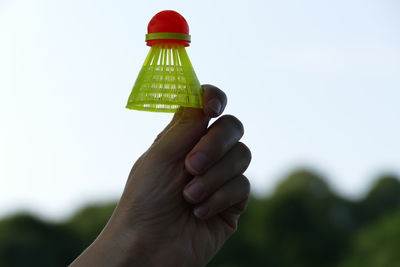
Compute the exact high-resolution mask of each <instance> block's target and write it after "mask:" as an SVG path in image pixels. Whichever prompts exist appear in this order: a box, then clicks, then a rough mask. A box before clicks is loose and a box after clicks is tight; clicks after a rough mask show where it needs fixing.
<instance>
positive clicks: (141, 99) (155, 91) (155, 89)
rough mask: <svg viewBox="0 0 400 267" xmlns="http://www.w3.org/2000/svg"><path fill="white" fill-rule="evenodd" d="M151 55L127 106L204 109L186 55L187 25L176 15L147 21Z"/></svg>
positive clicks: (163, 14) (159, 15) (168, 13)
mask: <svg viewBox="0 0 400 267" xmlns="http://www.w3.org/2000/svg"><path fill="white" fill-rule="evenodd" d="M147 31H148V33H147V34H146V42H147V45H148V46H150V47H151V48H150V52H149V54H148V55H147V57H146V60H145V61H144V64H143V66H142V69H141V70H140V73H139V76H138V77H137V79H136V82H135V85H134V86H133V89H132V92H131V95H130V96H129V99H128V104H127V105H126V107H127V108H129V109H136V110H145V111H157V112H175V111H177V109H178V108H179V107H180V106H184V107H194V108H202V107H203V100H202V98H203V91H202V89H201V86H200V83H199V81H198V79H197V76H196V73H195V72H194V69H193V66H192V63H191V62H190V60H189V57H188V55H187V53H186V49H185V47H187V46H189V43H190V35H189V25H188V24H187V22H186V20H185V18H184V17H182V16H181V15H180V14H179V13H177V12H175V11H172V10H166V11H161V12H159V13H157V14H156V15H155V16H154V17H153V18H152V19H151V21H150V22H149V25H148V27H147Z"/></svg>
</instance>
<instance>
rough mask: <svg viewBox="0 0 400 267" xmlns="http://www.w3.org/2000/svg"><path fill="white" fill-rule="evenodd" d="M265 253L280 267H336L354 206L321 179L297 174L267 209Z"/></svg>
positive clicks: (285, 182)
mask: <svg viewBox="0 0 400 267" xmlns="http://www.w3.org/2000/svg"><path fill="white" fill-rule="evenodd" d="M266 208H267V209H266V216H265V219H264V222H263V225H264V226H263V227H264V228H265V231H266V233H265V234H264V235H265V245H264V248H265V250H264V251H265V253H266V254H267V255H273V258H274V260H273V261H274V264H273V265H272V266H279V267H292V266H293V267H303V266H304V267H305V266H307V267H309V266H319V267H324V266H334V264H335V263H336V262H337V261H338V260H339V259H341V257H342V255H343V253H344V251H345V250H346V248H347V245H348V241H349V240H348V235H349V232H350V231H351V230H352V229H353V224H354V218H353V217H352V214H351V206H350V205H349V202H348V201H345V200H343V199H341V198H339V197H338V196H337V195H335V194H334V193H333V192H332V191H331V190H330V188H329V187H328V185H327V184H326V183H325V182H324V181H323V180H322V178H321V177H320V176H319V175H317V174H315V173H313V172H311V171H309V170H298V171H296V172H294V173H292V174H291V175H289V177H288V178H287V179H286V180H284V181H283V182H282V183H281V184H280V185H279V186H278V187H277V189H276V191H275V193H274V195H273V196H272V197H271V199H270V202H269V204H268V205H267V206H266Z"/></svg>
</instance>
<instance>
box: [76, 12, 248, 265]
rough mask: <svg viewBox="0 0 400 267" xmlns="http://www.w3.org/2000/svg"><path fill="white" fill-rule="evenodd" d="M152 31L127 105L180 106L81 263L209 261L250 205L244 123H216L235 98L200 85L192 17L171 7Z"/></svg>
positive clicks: (137, 167) (228, 119)
mask: <svg viewBox="0 0 400 267" xmlns="http://www.w3.org/2000/svg"><path fill="white" fill-rule="evenodd" d="M160 22H163V23H160ZM165 22H173V23H172V24H168V23H167V24H165ZM171 25H172V26H171ZM148 29H149V33H148V34H147V38H146V39H147V42H148V44H149V45H150V46H151V49H150V52H149V55H148V57H147V59H146V61H145V63H144V65H143V67H142V70H141V72H140V74H139V76H138V78H137V80H136V83H135V85H134V88H133V90H132V93H131V95H130V97H129V100H128V104H127V108H130V109H137V110H145V111H161V112H176V113H175V115H174V117H173V119H172V121H171V122H170V123H169V124H168V125H167V127H166V128H165V129H164V130H163V131H162V132H161V133H160V134H159V135H158V136H157V138H156V139H155V141H154V143H153V144H152V145H151V147H150V148H149V149H148V150H147V151H146V152H145V153H144V154H143V155H142V156H141V157H140V158H139V159H138V160H137V161H136V163H135V164H134V166H133V168H132V170H131V173H130V175H129V178H128V181H127V183H126V185H125V189H124V192H123V195H122V197H121V199H120V201H119V203H118V205H117V208H116V209H115V211H114V213H113V215H112V217H111V218H110V220H109V222H108V224H107V225H106V227H105V228H104V229H103V231H102V232H101V234H100V235H99V237H98V238H97V239H96V240H95V241H94V242H93V244H92V245H91V246H90V247H89V248H88V249H86V250H85V251H84V253H83V254H82V255H81V256H80V257H78V258H77V259H76V260H75V261H74V262H73V263H72V265H71V266H75V267H77V266H107V267H112V266H145V267H152V266H163V267H168V266H173V267H176V266H190V267H196V266H205V265H206V264H207V263H208V262H209V261H210V260H211V259H212V257H213V256H214V255H215V254H216V253H217V251H218V250H219V249H220V248H221V246H222V245H223V244H224V243H225V241H226V240H227V239H228V238H229V237H230V236H231V235H232V234H233V233H234V232H235V231H236V228H237V223H238V220H239V216H240V214H241V213H242V212H243V211H244V210H245V208H246V206H247V202H248V198H249V191H250V184H249V180H248V179H247V178H246V177H245V176H244V175H243V172H244V171H245V170H246V169H247V167H248V165H249V164H250V160H251V153H250V150H249V149H248V148H247V146H246V145H244V144H243V143H241V142H239V140H240V139H241V137H242V135H243V131H244V130H243V125H242V123H241V122H240V121H239V120H238V119H237V118H235V117H234V116H232V115H225V116H221V117H220V118H218V119H217V120H216V121H215V122H214V123H213V124H212V125H211V126H209V125H208V124H209V122H210V119H211V118H215V117H218V116H220V115H221V114H222V112H223V110H224V108H225V106H226V103H227V99H226V95H225V94H224V93H223V92H222V91H221V90H220V89H218V88H216V87H214V86H212V85H203V86H200V84H199V82H198V80H197V77H196V75H195V73H194V70H193V67H192V66H191V64H190V61H189V58H188V57H187V54H186V51H185V46H187V45H188V44H189V41H190V36H189V35H188V34H189V31H188V26H187V23H186V21H185V19H184V18H183V17H182V16H181V15H179V14H178V13H176V12H174V11H163V12H160V13H158V14H157V15H156V16H154V17H153V19H152V20H151V22H150V24H149V28H148Z"/></svg>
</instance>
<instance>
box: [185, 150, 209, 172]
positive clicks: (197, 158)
mask: <svg viewBox="0 0 400 267" xmlns="http://www.w3.org/2000/svg"><path fill="white" fill-rule="evenodd" d="M206 162H207V157H206V155H204V153H202V152H196V153H194V154H193V155H192V156H191V157H190V158H189V165H190V167H191V168H192V169H193V170H195V171H196V172H201V171H202V170H203V168H204V166H205V164H206Z"/></svg>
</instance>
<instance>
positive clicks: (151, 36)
mask: <svg viewBox="0 0 400 267" xmlns="http://www.w3.org/2000/svg"><path fill="white" fill-rule="evenodd" d="M160 39H172V40H183V41H188V42H190V35H189V34H185V33H176V32H156V33H148V34H146V41H150V40H160Z"/></svg>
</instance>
